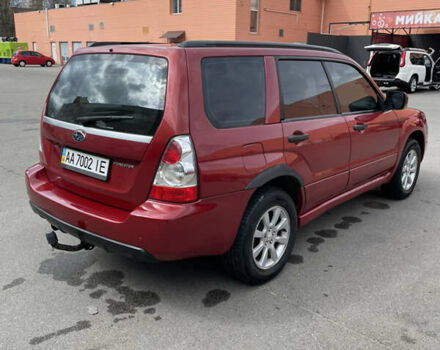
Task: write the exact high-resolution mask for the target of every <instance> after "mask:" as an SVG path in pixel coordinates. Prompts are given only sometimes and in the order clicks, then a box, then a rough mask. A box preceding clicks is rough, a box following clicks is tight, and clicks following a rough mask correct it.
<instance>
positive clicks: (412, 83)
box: [406, 75, 417, 94]
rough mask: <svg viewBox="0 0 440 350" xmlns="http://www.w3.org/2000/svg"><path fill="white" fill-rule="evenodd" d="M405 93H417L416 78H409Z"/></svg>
mask: <svg viewBox="0 0 440 350" xmlns="http://www.w3.org/2000/svg"><path fill="white" fill-rule="evenodd" d="M406 91H407V92H408V93H410V94H412V93H414V92H416V91H417V76H415V75H413V76H412V77H411V79H410V80H409V83H408V87H407V88H406Z"/></svg>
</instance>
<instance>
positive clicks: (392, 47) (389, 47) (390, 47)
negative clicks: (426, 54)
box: [365, 44, 403, 51]
mask: <svg viewBox="0 0 440 350" xmlns="http://www.w3.org/2000/svg"><path fill="white" fill-rule="evenodd" d="M365 50H367V51H403V49H402V46H400V45H397V44H373V45H368V46H365Z"/></svg>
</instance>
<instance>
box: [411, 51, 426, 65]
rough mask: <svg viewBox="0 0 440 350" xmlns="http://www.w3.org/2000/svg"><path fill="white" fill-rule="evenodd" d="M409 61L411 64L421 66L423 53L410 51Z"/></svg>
mask: <svg viewBox="0 0 440 350" xmlns="http://www.w3.org/2000/svg"><path fill="white" fill-rule="evenodd" d="M409 57H410V58H409V59H410V61H411V63H412V64H415V65H417V66H423V55H422V54H419V53H412V54H411V55H410V56H409Z"/></svg>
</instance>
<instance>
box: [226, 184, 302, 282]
mask: <svg viewBox="0 0 440 350" xmlns="http://www.w3.org/2000/svg"><path fill="white" fill-rule="evenodd" d="M278 209H279V217H278V219H275V217H276V215H277V214H276V213H277V212H278ZM271 213H272V215H271ZM266 214H267V215H268V216H266ZM265 216H266V219H267V220H265ZM269 221H270V223H269ZM282 222H285V224H284V225H283V226H281V227H280V229H279V230H277V229H276V226H280V225H282ZM266 223H267V224H269V225H267V224H266ZM271 225H272V226H271ZM274 226H275V227H274ZM268 227H273V228H272V229H269V231H268V230H267V228H268ZM296 231H297V215H296V209H295V204H294V202H293V200H292V198H291V197H290V196H289V195H288V194H287V193H286V192H284V191H282V190H281V189H279V188H276V187H268V188H266V189H262V190H258V191H257V192H256V193H255V194H254V196H253V197H252V199H251V201H250V202H249V204H248V207H247V208H246V211H245V213H244V215H243V218H242V220H241V224H240V227H239V230H238V233H237V237H236V238H235V242H234V244H233V246H232V248H231V250H230V251H229V252H228V253H227V254H226V255H225V256H224V264H225V267H226V269H227V270H228V271H229V273H230V274H231V275H232V276H233V277H235V278H236V279H238V280H240V281H242V282H244V283H247V284H251V285H256V284H262V283H264V282H267V281H269V280H270V279H272V278H274V277H275V276H276V275H277V274H278V273H279V272H280V271H281V270H282V269H283V267H284V265H285V264H286V262H287V259H288V258H289V255H290V253H291V251H292V249H293V245H294V243H295V236H296ZM257 232H259V233H257ZM264 232H266V234H264ZM260 235H261V238H260V237H258V236H260ZM258 251H259V252H258ZM275 251H276V252H277V253H278V255H276V254H274V252H275ZM264 254H266V256H265V257H266V260H265V259H264ZM269 257H270V258H269ZM264 261H265V263H264Z"/></svg>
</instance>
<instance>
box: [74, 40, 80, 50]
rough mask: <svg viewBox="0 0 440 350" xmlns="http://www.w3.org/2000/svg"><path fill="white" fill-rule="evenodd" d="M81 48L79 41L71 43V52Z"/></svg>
mask: <svg viewBox="0 0 440 350" xmlns="http://www.w3.org/2000/svg"><path fill="white" fill-rule="evenodd" d="M80 48H81V41H73V42H72V52H75V51H76V50H79V49H80Z"/></svg>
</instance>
